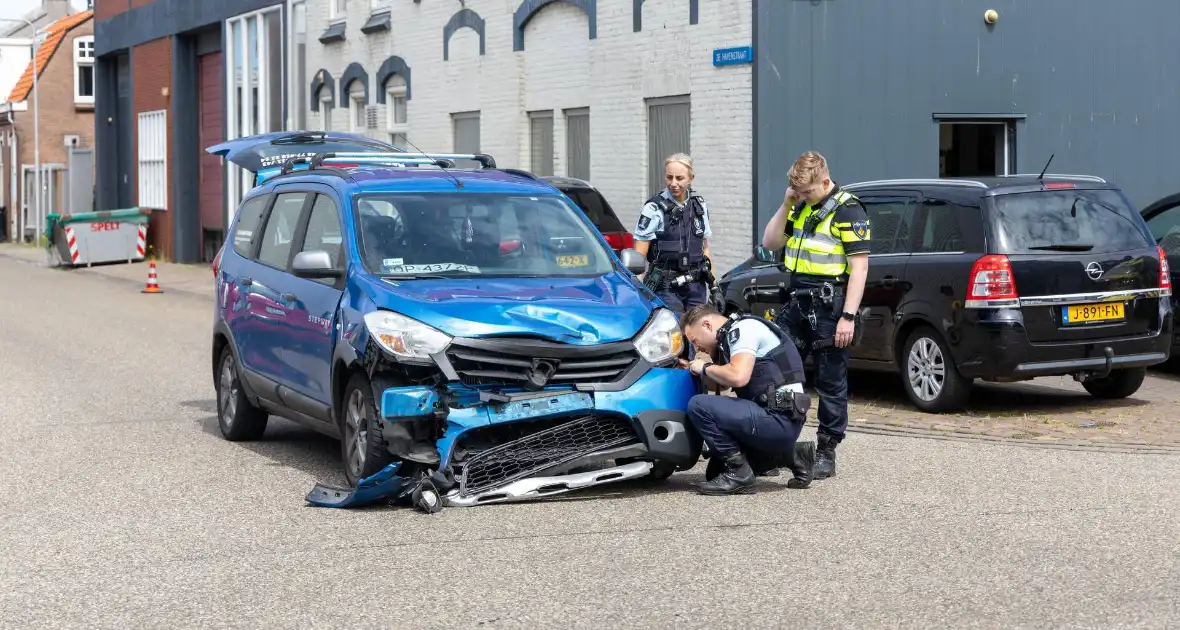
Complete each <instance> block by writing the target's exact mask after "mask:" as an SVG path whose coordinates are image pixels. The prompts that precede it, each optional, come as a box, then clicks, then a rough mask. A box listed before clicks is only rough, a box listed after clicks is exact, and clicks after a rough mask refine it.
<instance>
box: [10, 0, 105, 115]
mask: <svg viewBox="0 0 1180 630" xmlns="http://www.w3.org/2000/svg"><path fill="white" fill-rule="evenodd" d="M93 17H94V11H83V12H81V13H75V14H73V15H68V16H66V17H64V18H62V19H60V20H58V21H56V22H54V23H53V24H50V25H49V28H47V29H45V31H44V34H45V41H43V42H41V45H40V46H38V47H37V76H40V75H41V73H42V72H44V71H45V66H47V65H49V60H50V59H51V58H52V57H53V53H55V52H57V49H58V47H59V46H61V42H62V40H64V39H65V37H66V34H67V33H69V32H70V31H72V30H74V28H76V27H77V26H79V25H81V24H84V23H85V22H86V21H87V20H89V19H91V18H93ZM40 34H41V33H38V35H40ZM32 89H33V62H32V60H30V61H29V65H28V66H27V67H25V73H24V74H23V75H21V78H20V80H19V81H17V82H16V85H15V86H13V88H12V94H10V95H9V96H8V100H9V102H12V103H19V102H21V101H23V100H25V99H26V98H28V96H29V92H30V91H32Z"/></svg>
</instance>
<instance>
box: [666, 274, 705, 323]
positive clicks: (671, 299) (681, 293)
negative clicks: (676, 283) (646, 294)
mask: <svg viewBox="0 0 1180 630" xmlns="http://www.w3.org/2000/svg"><path fill="white" fill-rule="evenodd" d="M654 293H655V294H656V296H657V297H659V298H660V299H661V300H663V301H664V304H666V305H667V306H668V308H670V309H672V311H673V312H675V313H676V315H677V316H683V315H684V314H685V313H687V312H688V311H689V309H691V308H692V307H694V306H700V305H701V304H705V303H707V302H708V301H709V285H707V284H705V283H704V282H701V281H697V282H690V283H688V284H685V285H684V286H680V287H661V288H660V290H659V291H655V292H654Z"/></svg>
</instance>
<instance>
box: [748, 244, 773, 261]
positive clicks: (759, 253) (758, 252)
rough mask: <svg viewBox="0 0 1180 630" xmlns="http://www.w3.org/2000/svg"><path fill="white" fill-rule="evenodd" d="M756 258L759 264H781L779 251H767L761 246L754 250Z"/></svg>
mask: <svg viewBox="0 0 1180 630" xmlns="http://www.w3.org/2000/svg"><path fill="white" fill-rule="evenodd" d="M754 257H755V258H757V259H758V262H764V263H777V262H779V256H778V251H777V250H773V249H767V248H765V247H763V246H761V245H759V246H758V247H757V248H756V249H755V250H754Z"/></svg>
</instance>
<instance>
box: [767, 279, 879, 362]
mask: <svg viewBox="0 0 1180 630" xmlns="http://www.w3.org/2000/svg"><path fill="white" fill-rule="evenodd" d="M789 296H790V299H789V301H788V302H787V304H786V308H788V309H789V308H791V307H792V306H797V307H799V312H801V313H803V315H804V317H806V318H807V323H808V324H811V329H812V330H813V331H814V330H815V329H816V324H817V322H818V319H819V318H818V317H817V316H816V314H815V303H816V301H819V302H821V303H823V304H824V305H825V306H827V307H829V308H831V307H832V305H833V303H834V302H835V301H836V298H840V297H844V285H843V284H835V283H832V282H824V283H822V284H820V285H819V286H818V287H806V288H800V289H791V290H790V292H789ZM799 298H807V299H808V305H807V308H806V309H804V308H803V305H802V304H800V303H799ZM853 323H854V325H855V326H856V328H855V332H854V333H853V340H852V344H851V345H856V344H857V343H859V342H860V336H861V334H862V333H863V332H864V329H863V328H862V327H861V325H860V316H859V315H857V316H856V319H855V320H854V322H853ZM835 345H836V339H835V338H834V337H827V338H825V339H819V340H817V341H815V342H812V344H811V349H812V350H820V349H823V348H830V347H833V346H835ZM795 347H797V348H799V351H800V352H803V351H804V350H805V349H806V347H807V344H804V343H802V342H800V341H799V340H796V341H795Z"/></svg>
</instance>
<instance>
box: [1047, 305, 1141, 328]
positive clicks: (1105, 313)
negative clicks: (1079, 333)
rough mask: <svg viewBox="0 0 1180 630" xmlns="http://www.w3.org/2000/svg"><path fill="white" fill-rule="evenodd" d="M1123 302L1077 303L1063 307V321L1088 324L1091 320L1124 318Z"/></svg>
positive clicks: (1104, 320) (1107, 320) (1106, 320)
mask: <svg viewBox="0 0 1180 630" xmlns="http://www.w3.org/2000/svg"><path fill="white" fill-rule="evenodd" d="M1123 317H1125V313H1124V312H1123V303H1122V302H1107V303H1105V304H1077V305H1073V306H1063V307H1061V321H1062V322H1064V323H1066V324H1086V323H1089V322H1109V321H1113V320H1116V319H1123Z"/></svg>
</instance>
